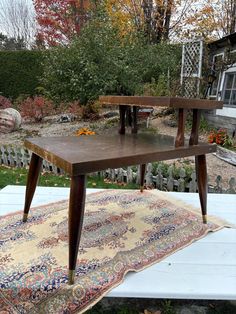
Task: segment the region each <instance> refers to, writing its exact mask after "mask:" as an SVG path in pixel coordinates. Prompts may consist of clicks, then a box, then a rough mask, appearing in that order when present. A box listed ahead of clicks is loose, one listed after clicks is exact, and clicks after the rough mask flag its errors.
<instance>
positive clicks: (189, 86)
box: [181, 40, 203, 98]
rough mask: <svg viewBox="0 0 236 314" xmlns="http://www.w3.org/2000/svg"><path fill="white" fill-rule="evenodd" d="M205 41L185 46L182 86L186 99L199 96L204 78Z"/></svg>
mask: <svg viewBox="0 0 236 314" xmlns="http://www.w3.org/2000/svg"><path fill="white" fill-rule="evenodd" d="M202 56H203V41H202V40H198V41H193V42H188V43H186V44H184V45H183V50H182V68H181V86H182V95H183V96H184V97H190V98H196V97H198V96H199V91H200V80H201V76H202Z"/></svg>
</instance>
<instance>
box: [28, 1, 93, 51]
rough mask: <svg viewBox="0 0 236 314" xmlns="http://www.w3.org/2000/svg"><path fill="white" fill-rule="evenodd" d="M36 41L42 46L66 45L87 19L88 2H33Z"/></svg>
mask: <svg viewBox="0 0 236 314" xmlns="http://www.w3.org/2000/svg"><path fill="white" fill-rule="evenodd" d="M33 2H34V7H35V11H36V19H37V23H38V30H37V41H38V43H41V45H44V46H57V45H59V44H64V45H67V44H68V43H70V42H71V40H72V39H73V38H74V37H76V36H77V35H78V34H79V33H80V31H81V28H82V27H83V25H84V24H85V22H86V21H87V20H88V17H89V8H90V4H89V0H34V1H33Z"/></svg>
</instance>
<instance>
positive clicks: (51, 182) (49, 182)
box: [0, 166, 138, 189]
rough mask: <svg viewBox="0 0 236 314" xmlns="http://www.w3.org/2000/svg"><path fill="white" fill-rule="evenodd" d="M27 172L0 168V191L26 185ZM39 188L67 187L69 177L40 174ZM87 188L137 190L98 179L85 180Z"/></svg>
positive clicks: (89, 178)
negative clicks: (8, 187)
mask: <svg viewBox="0 0 236 314" xmlns="http://www.w3.org/2000/svg"><path fill="white" fill-rule="evenodd" d="M27 173H28V170H27V169H24V168H12V167H7V166H0V189H2V188H4V187H5V186H7V185H26V179H27ZM38 185H39V186H58V187H69V186H70V177H69V176H66V175H54V174H52V173H49V172H42V173H41V176H40V179H39V183H38ZM87 187H88V188H103V189H138V185H137V184H125V185H124V184H116V183H110V182H106V180H104V179H102V178H99V177H94V176H93V177H90V176H88V178H87Z"/></svg>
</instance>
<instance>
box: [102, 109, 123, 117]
mask: <svg viewBox="0 0 236 314" xmlns="http://www.w3.org/2000/svg"><path fill="white" fill-rule="evenodd" d="M117 116H119V112H118V111H108V112H105V113H104V114H103V117H104V118H113V117H117Z"/></svg>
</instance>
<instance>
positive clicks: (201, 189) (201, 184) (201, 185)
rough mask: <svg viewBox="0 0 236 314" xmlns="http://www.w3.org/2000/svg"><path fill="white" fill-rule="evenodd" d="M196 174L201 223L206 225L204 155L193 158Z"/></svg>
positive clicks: (205, 170) (205, 169)
mask: <svg viewBox="0 0 236 314" xmlns="http://www.w3.org/2000/svg"><path fill="white" fill-rule="evenodd" d="M195 165H196V174H197V182H198V193H199V198H200V203H201V209H202V220H203V223H205V224H206V223H207V167H206V155H199V156H196V157H195Z"/></svg>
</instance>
